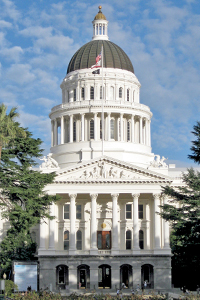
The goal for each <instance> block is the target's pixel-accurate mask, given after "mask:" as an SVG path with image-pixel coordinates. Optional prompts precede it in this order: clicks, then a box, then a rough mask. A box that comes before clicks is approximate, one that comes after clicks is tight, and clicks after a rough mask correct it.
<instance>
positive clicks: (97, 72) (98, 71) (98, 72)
mask: <svg viewBox="0 0 200 300" xmlns="http://www.w3.org/2000/svg"><path fill="white" fill-rule="evenodd" d="M92 74H100V69H98V70H95V71H93V72H92Z"/></svg>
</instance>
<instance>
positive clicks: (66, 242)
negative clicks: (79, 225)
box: [64, 230, 69, 250]
mask: <svg viewBox="0 0 200 300" xmlns="http://www.w3.org/2000/svg"><path fill="white" fill-rule="evenodd" d="M64 250H69V231H68V230H66V231H65V232H64Z"/></svg>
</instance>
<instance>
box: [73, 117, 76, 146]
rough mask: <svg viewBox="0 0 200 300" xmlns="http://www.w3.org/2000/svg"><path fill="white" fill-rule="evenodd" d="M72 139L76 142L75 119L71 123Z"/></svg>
mask: <svg viewBox="0 0 200 300" xmlns="http://www.w3.org/2000/svg"><path fill="white" fill-rule="evenodd" d="M73 141H74V142H76V121H74V123H73Z"/></svg>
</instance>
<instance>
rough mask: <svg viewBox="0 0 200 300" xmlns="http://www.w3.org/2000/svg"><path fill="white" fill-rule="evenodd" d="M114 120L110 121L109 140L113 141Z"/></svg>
mask: <svg viewBox="0 0 200 300" xmlns="http://www.w3.org/2000/svg"><path fill="white" fill-rule="evenodd" d="M114 125H115V124H114V119H112V120H110V138H111V139H114V138H115V136H114V135H115V127H114Z"/></svg>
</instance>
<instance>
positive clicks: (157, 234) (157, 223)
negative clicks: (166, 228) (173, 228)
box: [153, 194, 161, 250]
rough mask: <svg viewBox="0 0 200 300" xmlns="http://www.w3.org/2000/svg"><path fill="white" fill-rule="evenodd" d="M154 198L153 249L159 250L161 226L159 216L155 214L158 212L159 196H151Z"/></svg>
mask: <svg viewBox="0 0 200 300" xmlns="http://www.w3.org/2000/svg"><path fill="white" fill-rule="evenodd" d="M153 198H154V249H155V250H156V249H160V240H161V239H160V235H161V226H160V225H161V224H160V221H161V220H160V216H159V215H158V214H157V213H158V212H160V208H159V205H160V194H153Z"/></svg>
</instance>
